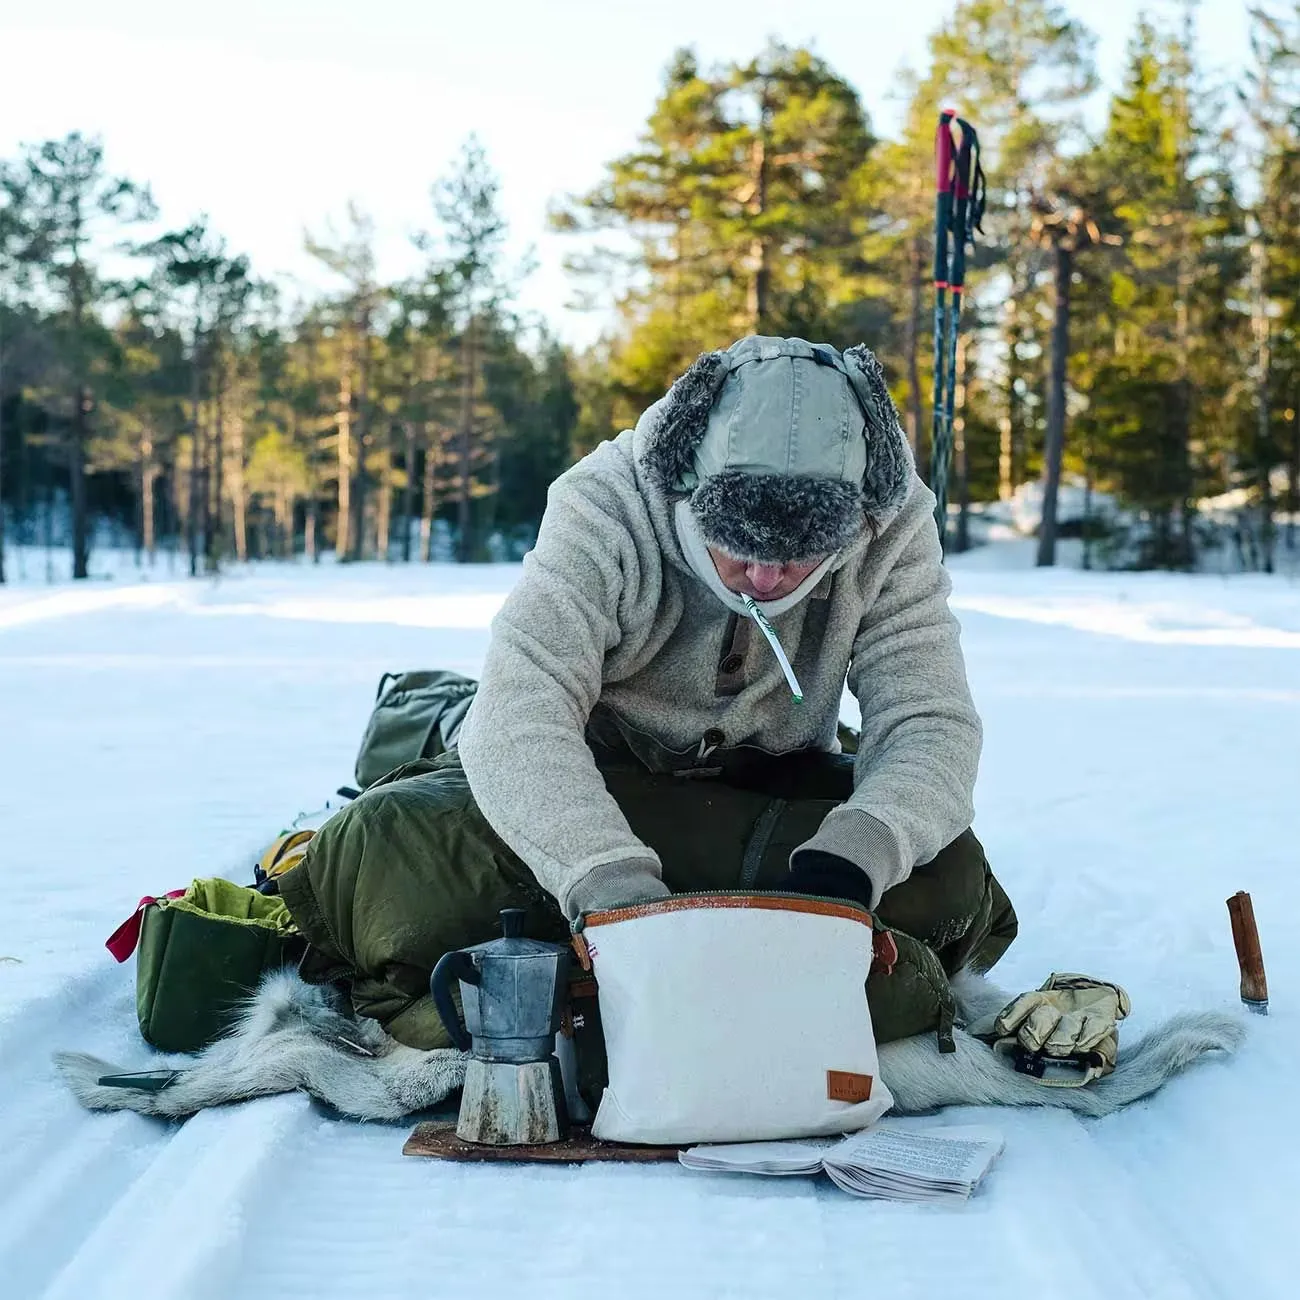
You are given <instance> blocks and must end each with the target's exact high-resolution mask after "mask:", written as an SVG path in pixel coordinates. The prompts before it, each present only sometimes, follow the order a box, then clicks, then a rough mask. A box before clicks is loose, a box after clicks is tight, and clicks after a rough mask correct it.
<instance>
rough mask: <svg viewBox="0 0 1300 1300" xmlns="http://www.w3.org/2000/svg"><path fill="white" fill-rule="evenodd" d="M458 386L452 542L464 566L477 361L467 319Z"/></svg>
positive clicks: (471, 481) (468, 544)
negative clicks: (455, 531) (456, 483)
mask: <svg viewBox="0 0 1300 1300" xmlns="http://www.w3.org/2000/svg"><path fill="white" fill-rule="evenodd" d="M461 353H462V367H461V368H462V371H463V377H462V386H461V397H460V429H459V432H458V437H457V441H458V444H459V448H458V449H459V458H458V459H459V462H460V463H459V479H460V483H459V491H458V499H457V511H456V522H457V528H458V530H459V533H460V535H459V536H458V537H457V538H456V559H457V560H458V561H459V562H460V563H461V564H468V563H469V560H470V558H471V556H472V554H473V548H472V546H471V538H470V500H471V495H472V492H473V487H474V479H473V459H472V456H473V450H474V447H473V431H474V369H475V363H476V361H477V357H476V356H475V349H474V317H473V316H471V317H470V318H469V323H468V324H467V326H466V328H465V339H464V342H463V343H462V345H461Z"/></svg>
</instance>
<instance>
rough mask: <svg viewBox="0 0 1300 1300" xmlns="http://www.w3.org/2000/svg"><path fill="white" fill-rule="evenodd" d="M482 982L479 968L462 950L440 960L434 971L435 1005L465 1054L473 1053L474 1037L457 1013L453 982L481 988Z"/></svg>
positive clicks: (430, 989) (430, 990)
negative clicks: (472, 1042) (471, 1045)
mask: <svg viewBox="0 0 1300 1300" xmlns="http://www.w3.org/2000/svg"><path fill="white" fill-rule="evenodd" d="M481 978H482V977H481V976H480V974H479V969H478V967H477V966H475V965H474V959H473V958H472V957H471V956H470V955H469V953H467V952H462V951H461V950H460V949H459V948H458V949H456V950H455V951H454V952H447V953H443V955H442V956H441V957H439V958H438V964H437V965H436V966H435V967H434V968H433V974H432V976H430V978H429V992H430V993H432V994H433V1005H434V1006H435V1007H437V1008H438V1015H439V1016H440V1017H441V1019H442V1023H443V1025H444V1026H446V1029H447V1032H448V1033H449V1034H450V1035H451V1041H452V1042H453V1043H455V1044H456V1046H457V1047H459V1048H460V1050H461V1051H462V1052H468V1051H469V1049H470V1036H469V1031H468V1030H467V1029H466V1028H465V1022H464V1021H463V1020H462V1019H461V1018H460V1013H459V1012H458V1011H457V1010H456V1004H455V1002H453V1001H452V997H451V982H452V980H457V979H458V980H463V981H464V982H465V983H466V984H477V983H478V982H479V980H480V979H481Z"/></svg>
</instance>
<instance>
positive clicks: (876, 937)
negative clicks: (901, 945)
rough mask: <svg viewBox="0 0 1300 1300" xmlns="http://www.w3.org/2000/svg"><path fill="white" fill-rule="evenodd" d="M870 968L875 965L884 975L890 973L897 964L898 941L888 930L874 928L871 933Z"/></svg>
mask: <svg viewBox="0 0 1300 1300" xmlns="http://www.w3.org/2000/svg"><path fill="white" fill-rule="evenodd" d="M871 957H872V961H871V969H872V970H875V969H876V968H877V967H879V968H880V969H881V972H882V973H883V974H885V975H892V974H893V973H894V967H895V966H896V965H897V964H898V941H897V940H896V939H895V938H894V936H893V935H892V934H890V932H889V931H888V930H875V931H873V932H872V935H871Z"/></svg>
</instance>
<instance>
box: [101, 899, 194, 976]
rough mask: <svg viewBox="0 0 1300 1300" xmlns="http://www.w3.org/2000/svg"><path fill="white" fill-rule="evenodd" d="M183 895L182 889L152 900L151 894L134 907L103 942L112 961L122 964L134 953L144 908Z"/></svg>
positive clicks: (142, 921)
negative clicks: (110, 954) (111, 956)
mask: <svg viewBox="0 0 1300 1300" xmlns="http://www.w3.org/2000/svg"><path fill="white" fill-rule="evenodd" d="M184 894H185V891H184V890H183V889H173V890H172V891H171V893H169V894H163V895H162V898H154V897H153V895H152V894H146V895H145V896H144V897H143V898H142V899H141V900H140V901H139V902H138V903H137V904H136V905H135V911H134V912H132V913H131V915H130V916H128V917H127V918H126V920H125V921H123V922H122V924H121V925H119V926H118V927H117V929H116V930H114V931H113V933H112V934H110V935H109V936H108V938H107V939H105V940H104V947H105V948H107V949H108V950H109V952H111V953H112V954H113V959H114V960H115V961H118V962H123V961H126V960H127V958H129V957H130V956H131V954H132V953H133V952H135V950H136V947H137V945H138V944H139V942H140V926H141V925H142V924H143V923H144V909H145V908H146V907H152V906H153V905H154V904H155V903H159V902H161V901H162V899H164V898H181V897H183V896H184Z"/></svg>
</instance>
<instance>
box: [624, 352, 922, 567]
mask: <svg viewBox="0 0 1300 1300" xmlns="http://www.w3.org/2000/svg"><path fill="white" fill-rule="evenodd" d="M843 359H844V368H845V370H846V371H847V374H848V379H849V382H850V384H851V385H852V387H853V391H854V393H855V394H856V395H857V398H858V402H859V405H860V406H861V408H862V413H863V418H864V423H865V428H864V430H863V437H864V439H865V441H866V444H867V463H866V470H865V472H864V474H863V479H862V483H861V485H860V486H855V485H853V484H851V483H846V482H845V481H844V480H843V479H837V478H831V477H826V478H818V477H813V476H810V475H782V474H746V473H744V472H742V471H739V470H734V471H724V472H723V473H721V474H715V475H713V476H712V477H711V478H709V479H707V480H705V481H704V482H703V483H700V484H698V485H696V484H695V483H694V474H695V452H696V449H697V448H698V447H699V445H700V442H701V440H702V439H703V437H704V434H705V431H706V430H707V428H708V423H709V414H710V412H711V411H712V410H713V404H714V402H715V401H716V400H717V397H718V393H719V392H720V390H721V388H722V385H723V383H724V382H725V380H726V378H727V375H728V374H729V373H730V369H731V364H730V358H729V357H728V355H727V353H725V352H704V353H701V354H700V356H698V357H697V358H696V359H695V361H694V362H692V363H691V366H690V368H689V369H688V370H687V371H686V372H685V373H684V374H683V375H682V376H681V377H680V378H679V379H678V380H677V381H676V383H674V384H673V386H672V387H671V388H670V389H669V390H668V394H667V396H666V397H665V398H664V401H663V405H662V407H661V408H660V410H659V413H658V418H657V419H656V421H655V424H654V427H653V428H652V429H651V431H650V435H649V437H648V439H647V441H646V446H645V449H644V451H643V452H642V454H641V462H640V463H641V469H642V472H643V473H644V474H645V475H646V477H647V479H648V480H649V481H650V483H651V484H652V485H653V486H655V487H656V488H658V490H659V491H661V492H663V493H664V494H665V495H667V496H669V497H670V498H676V497H683V496H685V497H688V499H689V501H690V506H691V512H692V513H693V514H694V515H695V518H696V520H697V521H698V523H699V526H700V531H701V532H702V533H703V534H704V537H705V539H706V540H707V541H708V542H709V543H711V544H712V545H715V546H717V547H719V548H720V549H721V550H724V551H726V552H727V553H728V554H729V555H733V556H735V557H736V558H737V559H742V560H754V561H759V562H764V561H767V562H793V561H798V560H807V559H813V558H817V557H821V556H824V555H830V554H832V553H833V552H835V551H838V550H840V549H841V548H842V547H844V546H847V545H848V544H849V543H850V542H852V541H854V540H855V539H856V538H857V537H858V536H859V535H860V534H861V533H862V531H863V529H864V528H868V527H878V526H880V525H881V524H882V523H883V522H884V521H885V519H886V518H887V517H888V516H889V515H891V514H893V513H894V512H895V511H896V510H897V509H898V508H899V507H900V506H901V505H902V504H903V502H904V501H905V500H906V499H907V493H908V489H909V486H910V482H911V472H912V463H911V458H910V456H909V455H908V451H907V439H906V437H905V435H904V433H903V430H902V426H901V424H900V423H899V419H898V411H897V409H896V408H895V406H894V402H893V399H892V398H891V397H890V395H889V388H888V386H887V385H886V383H885V373H884V369H883V367H882V366H881V364H880V362H879V360H878V359H877V357H876V355H875V354H874V353H873V352H872V351H871V350H870V349H869V348H868V347H867V346H866V345H865V344H858V345H857V346H855V347H852V348H849V349H848V350H847V351H846V352H844V353H843Z"/></svg>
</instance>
